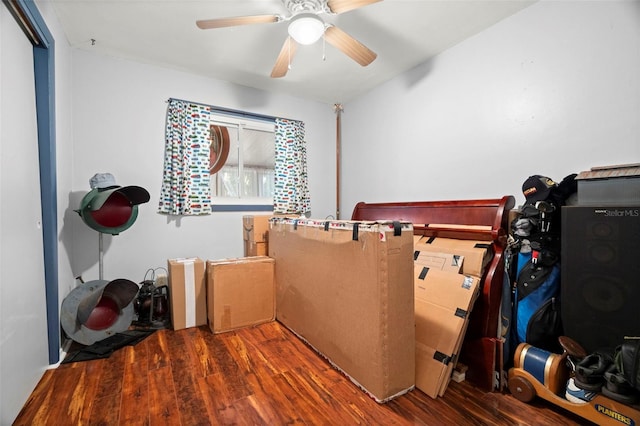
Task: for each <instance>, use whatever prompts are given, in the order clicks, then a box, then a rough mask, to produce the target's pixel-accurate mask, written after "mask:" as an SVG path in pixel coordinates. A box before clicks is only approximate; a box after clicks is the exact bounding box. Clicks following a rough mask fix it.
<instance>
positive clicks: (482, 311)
mask: <svg viewBox="0 0 640 426" xmlns="http://www.w3.org/2000/svg"><path fill="white" fill-rule="evenodd" d="M514 205H515V198H514V197H513V196H511V195H507V196H504V197H502V198H498V199H485V200H458V201H416V202H392V203H365V202H360V203H358V204H356V206H355V208H354V209H353V213H352V215H351V219H352V220H360V221H362V220H383V219H390V220H406V221H410V222H412V223H413V226H414V234H415V235H426V236H433V237H444V238H455V239H463V240H481V241H490V242H491V245H492V248H493V257H492V259H491V261H490V263H489V264H488V265H487V266H486V268H485V270H484V273H483V276H482V280H481V283H482V284H481V293H480V296H479V297H478V300H477V301H476V303H475V306H474V308H473V311H472V312H471V317H470V322H469V328H468V330H467V333H466V336H465V340H464V343H463V346H462V350H461V353H460V358H459V359H460V362H462V363H464V364H466V365H467V366H468V367H469V369H468V371H467V373H466V378H467V379H469V380H470V381H472V382H473V383H474V384H476V385H477V386H478V387H481V388H483V389H485V390H493V389H495V388H499V389H501V388H502V386H501V385H500V383H501V379H502V378H501V377H500V376H498V377H496V376H497V375H496V372H501V371H502V365H503V362H502V340H501V338H500V336H499V335H498V333H499V327H498V323H499V320H500V318H499V316H500V305H501V303H502V292H503V282H504V258H503V252H504V248H505V246H506V241H507V236H508V221H509V211H510V210H511V209H512V208H513V207H514ZM434 224H437V225H434ZM430 225H431V226H430Z"/></svg>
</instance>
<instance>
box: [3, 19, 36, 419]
mask: <svg viewBox="0 0 640 426" xmlns="http://www.w3.org/2000/svg"><path fill="white" fill-rule="evenodd" d="M0 22H1V24H0V29H1V31H0V57H1V62H2V71H1V74H0V88H1V89H0V140H1V145H0V197H1V199H2V206H1V208H0V234H1V235H2V238H1V242H0V266H1V267H0V283H1V285H0V361H1V362H0V372H1V376H0V377H1V378H0V424H10V423H11V422H12V421H13V419H14V417H15V415H16V414H17V413H18V411H19V410H20V407H21V406H22V403H23V401H24V400H26V398H27V397H28V396H29V394H30V393H31V391H32V389H33V386H34V385H35V383H37V381H38V380H39V379H40V375H41V374H42V371H43V370H44V367H45V366H46V365H47V364H48V350H47V318H46V309H45V294H44V260H43V249H42V214H41V207H40V191H39V190H38V189H39V187H40V183H39V174H38V166H37V165H38V136H37V127H36V113H35V111H36V106H35V88H34V84H33V81H34V78H33V47H32V45H31V42H30V41H29V40H28V39H27V38H26V37H25V36H24V33H23V32H22V30H21V29H20V27H19V26H18V24H17V23H16V21H15V20H14V18H13V16H11V14H10V13H9V12H8V10H7V9H6V8H5V7H4V6H0Z"/></svg>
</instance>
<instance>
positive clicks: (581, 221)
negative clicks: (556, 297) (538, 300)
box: [560, 206, 640, 353]
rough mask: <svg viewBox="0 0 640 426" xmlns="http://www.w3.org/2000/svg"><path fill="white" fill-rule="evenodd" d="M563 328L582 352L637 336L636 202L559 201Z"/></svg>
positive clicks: (639, 236) (639, 212)
mask: <svg viewBox="0 0 640 426" xmlns="http://www.w3.org/2000/svg"><path fill="white" fill-rule="evenodd" d="M561 218H562V254H561V258H560V262H561V271H562V272H561V273H562V276H561V279H562V280H561V288H562V295H561V310H562V322H563V326H564V332H565V334H566V335H567V336H569V337H571V338H573V339H574V340H576V341H577V342H578V343H579V344H580V345H582V346H583V347H584V348H585V349H586V350H587V352H588V353H592V352H595V351H597V350H605V349H608V350H613V349H615V347H616V346H617V345H620V344H621V343H622V342H623V341H624V338H625V336H637V337H640V206H635V207H612V206H609V207H605V206H602V207H599V206H566V207H562V214H561Z"/></svg>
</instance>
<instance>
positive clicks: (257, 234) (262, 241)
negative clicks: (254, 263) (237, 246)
mask: <svg viewBox="0 0 640 426" xmlns="http://www.w3.org/2000/svg"><path fill="white" fill-rule="evenodd" d="M271 217H272V216H271V215H259V216H242V239H243V240H244V256H245V257H248V256H267V255H268V254H269V219H270V218H271Z"/></svg>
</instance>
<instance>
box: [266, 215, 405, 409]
mask: <svg viewBox="0 0 640 426" xmlns="http://www.w3.org/2000/svg"><path fill="white" fill-rule="evenodd" d="M269 246H270V247H269V250H270V255H271V257H273V258H275V261H276V318H277V319H278V321H280V322H281V323H282V324H284V325H285V326H286V327H288V328H289V329H291V330H292V331H293V332H294V333H296V334H297V335H298V336H299V337H300V338H302V339H303V340H304V341H306V342H307V343H308V344H309V345H310V346H312V347H313V348H314V349H315V350H316V351H318V352H319V353H321V354H322V355H323V356H324V357H326V358H327V359H328V360H329V362H331V363H332V364H333V365H334V366H335V367H337V368H338V369H339V370H341V371H342V372H343V373H344V374H345V375H347V376H348V377H349V378H350V379H351V380H352V381H353V382H354V383H355V384H357V385H359V386H360V387H361V388H362V389H364V390H365V391H366V392H367V393H368V394H369V395H370V396H371V397H372V398H374V399H375V400H376V401H378V402H385V401H387V400H390V399H392V398H394V397H395V396H398V395H401V394H403V393H405V392H407V391H409V390H411V389H412V388H413V387H414V384H415V321H414V310H413V226H412V225H411V224H410V223H402V224H400V223H398V225H397V226H395V227H394V225H393V224H392V223H376V222H357V223H353V222H347V221H314V220H309V219H307V220H303V219H298V220H293V219H282V220H281V219H278V220H275V221H273V222H272V226H271V229H270V234H269Z"/></svg>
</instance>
